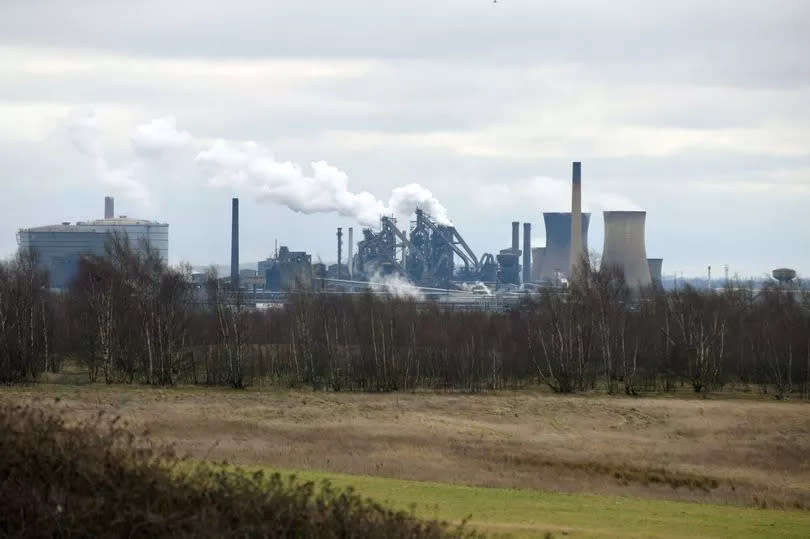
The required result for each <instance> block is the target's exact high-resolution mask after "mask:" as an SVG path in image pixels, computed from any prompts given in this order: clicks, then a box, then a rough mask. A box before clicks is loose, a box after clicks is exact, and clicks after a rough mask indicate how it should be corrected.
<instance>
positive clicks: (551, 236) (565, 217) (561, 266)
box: [539, 212, 591, 282]
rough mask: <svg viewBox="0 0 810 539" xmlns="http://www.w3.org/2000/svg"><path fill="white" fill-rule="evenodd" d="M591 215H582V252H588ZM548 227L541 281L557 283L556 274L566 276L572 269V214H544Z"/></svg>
mask: <svg viewBox="0 0 810 539" xmlns="http://www.w3.org/2000/svg"><path fill="white" fill-rule="evenodd" d="M590 221H591V214H590V213H583V214H581V215H580V230H581V234H580V236H581V241H582V244H581V245H582V252H584V253H587V252H588V224H589V223H590ZM543 222H544V223H545V225H546V250H545V251H544V253H543V257H542V262H541V264H540V270H539V271H540V274H539V275H540V279H541V280H544V281H545V280H548V281H551V282H554V281H556V279H557V275H556V273H558V272H559V273H561V274H563V275H565V276H567V275H568V271H569V269H570V267H571V214H570V213H569V212H557V213H548V212H545V213H543Z"/></svg>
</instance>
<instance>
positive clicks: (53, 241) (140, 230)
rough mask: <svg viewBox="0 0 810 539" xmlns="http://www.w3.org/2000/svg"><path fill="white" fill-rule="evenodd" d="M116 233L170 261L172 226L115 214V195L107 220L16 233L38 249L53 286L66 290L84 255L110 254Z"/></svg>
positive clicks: (25, 243) (106, 202)
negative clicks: (110, 243)
mask: <svg viewBox="0 0 810 539" xmlns="http://www.w3.org/2000/svg"><path fill="white" fill-rule="evenodd" d="M113 234H117V235H120V236H122V237H126V238H127V239H128V240H129V243H130V245H131V246H132V247H133V248H134V249H139V250H143V249H146V248H147V246H148V248H150V249H153V250H155V251H157V253H158V254H159V256H160V258H161V259H162V260H163V261H164V262H167V263H168V260H169V225H168V224H167V223H158V222H155V221H148V220H144V219H133V218H130V217H127V216H126V215H120V216H118V217H115V201H114V199H113V198H112V197H106V198H105V199H104V219H95V220H91V221H78V222H76V223H70V222H67V221H66V222H63V223H60V224H58V225H48V226H41V227H35V228H24V229H21V230H19V231H18V232H17V243H18V245H19V247H20V249H22V250H29V249H34V250H36V251H37V253H38V255H39V260H40V264H42V266H43V267H44V268H45V269H47V270H48V273H49V275H50V282H51V287H53V288H57V289H63V288H66V287H68V286H69V285H70V283H71V282H72V281H73V279H74V278H75V277H76V274H77V272H78V270H79V261H80V260H81V259H82V257H84V256H98V257H105V256H107V250H106V244H107V240H108V239H109V237H110V236H111V235H113Z"/></svg>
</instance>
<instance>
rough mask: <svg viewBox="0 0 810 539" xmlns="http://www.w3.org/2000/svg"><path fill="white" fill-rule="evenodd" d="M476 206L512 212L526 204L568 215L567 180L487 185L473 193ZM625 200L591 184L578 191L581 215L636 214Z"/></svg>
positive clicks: (535, 179) (635, 207)
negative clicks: (619, 212)
mask: <svg viewBox="0 0 810 539" xmlns="http://www.w3.org/2000/svg"><path fill="white" fill-rule="evenodd" d="M476 196H477V202H478V203H479V204H480V205H483V206H486V207H490V208H492V207H503V208H510V207H511V208H514V207H519V206H521V205H526V204H527V203H528V204H530V205H531V206H532V208H535V209H536V210H537V211H541V212H543V211H550V212H566V211H571V180H569V179H559V178H550V177H548V176H536V177H533V178H528V179H525V180H522V181H518V182H511V183H510V184H509V185H505V184H488V185H483V186H481V188H480V189H478V192H477V195H476ZM639 209H640V208H639V206H638V205H637V204H635V203H634V202H633V201H632V200H630V199H629V198H628V197H626V196H624V195H621V194H618V193H612V192H609V191H605V190H603V189H601V188H600V187H599V186H598V185H594V182H587V181H586V182H585V183H584V184H583V188H582V211H586V212H597V211H606V210H607V211H611V210H639Z"/></svg>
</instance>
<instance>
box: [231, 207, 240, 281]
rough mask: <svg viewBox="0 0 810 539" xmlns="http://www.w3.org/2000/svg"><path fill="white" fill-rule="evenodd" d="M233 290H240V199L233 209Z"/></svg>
mask: <svg viewBox="0 0 810 539" xmlns="http://www.w3.org/2000/svg"><path fill="white" fill-rule="evenodd" d="M231 288H233V289H234V290H239V199H238V198H234V199H233V201H232V208H231Z"/></svg>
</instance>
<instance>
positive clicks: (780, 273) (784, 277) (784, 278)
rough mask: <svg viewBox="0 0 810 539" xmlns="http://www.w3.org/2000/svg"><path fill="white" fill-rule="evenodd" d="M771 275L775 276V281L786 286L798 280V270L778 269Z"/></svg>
mask: <svg viewBox="0 0 810 539" xmlns="http://www.w3.org/2000/svg"><path fill="white" fill-rule="evenodd" d="M771 275H773V278H774V279H776V280H777V281H779V284H782V285H785V284H789V283H790V282H791V281H792V280H793V279H795V278H796V270H793V269H790V268H776V269H775V270H773V272H772V273H771Z"/></svg>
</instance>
